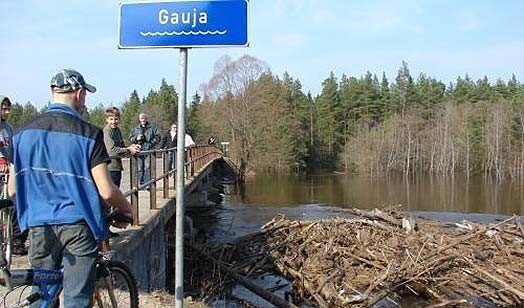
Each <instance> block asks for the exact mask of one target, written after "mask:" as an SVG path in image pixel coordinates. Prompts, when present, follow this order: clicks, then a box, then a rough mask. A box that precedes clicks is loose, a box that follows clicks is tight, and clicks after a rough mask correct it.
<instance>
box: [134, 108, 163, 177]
mask: <svg viewBox="0 0 524 308" xmlns="http://www.w3.org/2000/svg"><path fill="white" fill-rule="evenodd" d="M138 122H139V123H138V125H137V126H135V127H133V129H132V130H131V133H130V134H129V141H131V143H132V144H137V145H139V146H140V150H141V151H147V150H153V149H154V148H155V146H156V145H157V144H158V143H159V142H160V134H159V133H158V129H157V128H156V126H155V125H153V124H151V123H149V121H148V117H147V114H145V113H140V114H139V115H138ZM150 174H151V172H150V160H149V155H141V156H139V157H138V177H139V178H138V179H139V184H140V185H143V184H144V183H146V182H148V181H149V178H150Z"/></svg>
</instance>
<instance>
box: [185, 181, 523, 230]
mask: <svg viewBox="0 0 524 308" xmlns="http://www.w3.org/2000/svg"><path fill="white" fill-rule="evenodd" d="M398 204H401V205H402V208H403V209H404V210H406V211H410V212H413V213H417V214H418V215H423V216H429V217H432V218H437V219H444V220H462V219H470V220H474V221H475V220H476V221H488V220H491V219H493V218H495V217H497V216H499V215H513V214H517V215H521V214H522V213H523V212H524V185H521V184H519V183H513V182H503V183H498V182H496V181H491V180H486V179H484V178H482V177H477V178H470V179H466V178H460V177H455V178H450V177H448V178H435V177H418V178H415V179H410V180H406V179H405V178H404V177H402V176H399V177H387V178H370V177H366V176H361V175H345V174H322V175H308V176H294V175H284V176H282V175H281V176H257V177H255V178H251V179H247V180H246V182H245V183H244V184H243V185H234V184H233V185H227V186H226V189H225V195H224V199H223V201H222V202H221V203H220V204H219V206H218V207H215V206H211V207H208V208H206V209H202V208H201V207H199V209H198V210H196V211H195V212H196V213H193V212H194V211H192V210H189V212H190V213H192V214H191V215H195V214H196V216H197V217H195V219H197V220H199V219H204V220H210V221H208V222H206V223H203V224H199V225H200V226H203V225H205V226H207V227H206V228H208V230H207V231H209V232H211V234H212V237H215V239H224V240H227V239H231V238H233V237H235V236H238V235H242V234H244V233H246V232H252V231H255V230H256V229H258V228H259V227H260V226H262V225H263V224H265V223H266V222H267V221H269V220H270V219H271V218H273V217H274V216H275V215H277V214H279V213H281V214H284V215H286V216H288V217H290V218H293V219H318V218H326V217H333V216H343V215H344V213H343V210H344V208H352V207H356V208H363V209H370V208H375V207H378V208H381V207H385V206H391V205H398ZM466 214H470V215H466ZM211 221H214V223H211Z"/></svg>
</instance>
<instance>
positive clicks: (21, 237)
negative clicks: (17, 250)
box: [11, 207, 28, 246]
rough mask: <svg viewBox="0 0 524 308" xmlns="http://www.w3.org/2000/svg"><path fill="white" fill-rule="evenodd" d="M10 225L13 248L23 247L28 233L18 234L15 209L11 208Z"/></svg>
mask: <svg viewBox="0 0 524 308" xmlns="http://www.w3.org/2000/svg"><path fill="white" fill-rule="evenodd" d="M11 224H12V225H13V244H14V245H15V246H24V245H25V241H26V240H27V234H28V231H27V230H25V231H24V232H20V225H19V224H18V218H17V217H16V207H12V208H11Z"/></svg>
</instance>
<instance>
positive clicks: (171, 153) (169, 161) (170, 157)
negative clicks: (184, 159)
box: [167, 151, 175, 171]
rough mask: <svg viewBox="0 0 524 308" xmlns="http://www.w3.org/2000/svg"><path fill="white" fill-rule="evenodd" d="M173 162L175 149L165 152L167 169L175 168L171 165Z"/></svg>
mask: <svg viewBox="0 0 524 308" xmlns="http://www.w3.org/2000/svg"><path fill="white" fill-rule="evenodd" d="M174 162H175V151H169V152H167V171H171V170H173V169H174V168H175V166H173V164H174Z"/></svg>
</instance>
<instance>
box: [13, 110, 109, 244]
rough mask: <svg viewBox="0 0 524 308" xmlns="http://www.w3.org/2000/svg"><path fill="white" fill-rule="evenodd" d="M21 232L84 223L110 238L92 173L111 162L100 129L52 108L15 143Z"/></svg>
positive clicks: (96, 233) (98, 236) (97, 235)
mask: <svg viewBox="0 0 524 308" xmlns="http://www.w3.org/2000/svg"><path fill="white" fill-rule="evenodd" d="M13 157H14V158H13V162H14V167H15V185H16V207H17V211H18V221H19V222H20V228H21V229H22V230H25V229H27V228H31V227H36V226H44V225H61V224H71V223H78V222H86V223H87V225H88V226H89V228H90V229H91V231H92V232H93V234H94V236H95V238H96V239H97V240H103V239H105V238H106V237H107V231H108V227H107V223H106V221H105V212H104V207H103V201H102V200H101V199H100V196H99V195H98V190H97V188H96V185H95V182H94V181H93V178H92V176H91V168H93V167H94V166H96V165H97V164H100V163H108V162H109V159H108V154H107V151H106V148H105V145H104V139H103V133H102V130H101V129H99V128H98V127H96V126H94V125H92V124H89V123H87V122H85V121H84V120H82V119H81V118H80V116H79V115H78V113H76V111H74V110H73V109H71V108H70V107H68V106H67V105H64V104H59V103H54V104H51V105H50V106H49V108H48V109H47V110H46V111H45V112H44V113H42V114H41V115H39V116H38V117H36V118H35V119H34V120H32V121H31V122H30V123H29V124H28V125H27V126H25V127H24V128H22V129H21V130H20V131H19V132H17V133H16V134H15V136H14V138H13Z"/></svg>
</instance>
